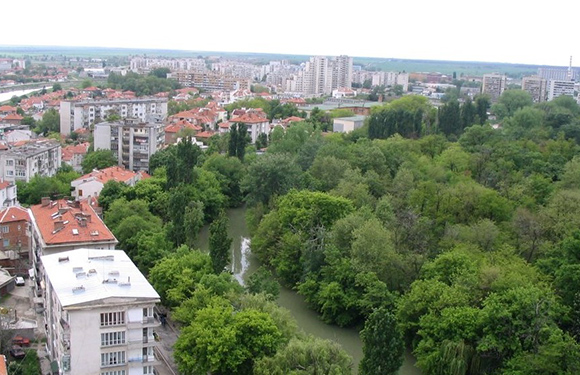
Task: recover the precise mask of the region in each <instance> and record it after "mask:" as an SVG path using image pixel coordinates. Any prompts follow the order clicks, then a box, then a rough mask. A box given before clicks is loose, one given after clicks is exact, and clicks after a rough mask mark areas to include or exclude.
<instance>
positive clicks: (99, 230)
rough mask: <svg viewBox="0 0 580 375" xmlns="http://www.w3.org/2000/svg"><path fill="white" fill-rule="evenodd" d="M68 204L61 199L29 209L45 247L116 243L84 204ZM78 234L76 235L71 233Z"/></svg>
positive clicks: (89, 206) (91, 209) (93, 211)
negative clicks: (76, 205)
mask: <svg viewBox="0 0 580 375" xmlns="http://www.w3.org/2000/svg"><path fill="white" fill-rule="evenodd" d="M77 204H78V207H75V204H74V202H72V203H68V202H67V201H66V200H64V199H61V200H58V201H52V202H50V203H49V204H48V205H46V206H43V205H42V204H38V205H36V206H32V207H30V210H31V212H32V215H33V216H34V220H35V222H36V225H37V226H38V229H39V231H40V234H41V236H42V239H43V240H44V243H45V244H46V245H49V246H50V245H66V244H74V243H86V242H115V243H116V242H117V239H116V238H115V236H114V235H113V233H111V231H110V230H109V228H107V226H106V225H105V223H103V221H102V220H101V219H100V218H99V216H98V215H97V214H96V212H95V210H94V209H93V207H92V206H91V205H90V204H89V203H88V202H87V201H80V202H78V203H77ZM75 233H78V234H75Z"/></svg>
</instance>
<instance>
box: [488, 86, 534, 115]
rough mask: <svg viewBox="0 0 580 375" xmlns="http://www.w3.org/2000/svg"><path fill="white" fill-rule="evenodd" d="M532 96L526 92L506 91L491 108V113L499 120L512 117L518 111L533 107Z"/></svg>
mask: <svg viewBox="0 0 580 375" xmlns="http://www.w3.org/2000/svg"><path fill="white" fill-rule="evenodd" d="M532 104H533V101H532V97H531V95H530V94H529V93H528V92H527V91H524V90H505V91H504V92H503V93H502V94H501V96H500V97H499V98H498V100H497V103H495V104H494V105H492V106H491V111H492V112H493V113H495V114H496V116H497V117H498V118H499V119H503V118H504V117H509V116H512V115H513V114H514V113H516V111H517V110H518V109H522V108H524V107H531V106H532Z"/></svg>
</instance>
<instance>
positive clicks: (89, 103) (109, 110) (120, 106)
mask: <svg viewBox="0 0 580 375" xmlns="http://www.w3.org/2000/svg"><path fill="white" fill-rule="evenodd" d="M112 114H115V115H117V116H119V117H120V118H122V119H123V118H126V117H134V118H138V119H141V120H142V121H145V120H146V119H147V117H148V116H151V115H155V116H160V117H161V118H163V119H164V118H165V117H166V116H167V98H139V99H135V98H133V99H106V100H78V101H75V100H63V101H61V102H60V133H61V134H63V135H68V134H70V133H71V132H72V131H75V130H77V129H81V128H89V127H90V126H91V125H94V124H95V123H96V122H100V121H104V120H105V119H107V117H109V116H110V115H112Z"/></svg>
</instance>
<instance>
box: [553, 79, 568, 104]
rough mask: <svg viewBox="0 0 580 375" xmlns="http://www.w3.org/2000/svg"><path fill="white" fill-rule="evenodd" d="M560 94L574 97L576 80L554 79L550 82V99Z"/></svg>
mask: <svg viewBox="0 0 580 375" xmlns="http://www.w3.org/2000/svg"><path fill="white" fill-rule="evenodd" d="M559 96H570V97H572V98H573V97H574V81H561V80H556V79H552V80H550V83H549V84H548V101H550V100H554V99H556V98H557V97H559Z"/></svg>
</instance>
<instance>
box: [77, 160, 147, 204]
mask: <svg viewBox="0 0 580 375" xmlns="http://www.w3.org/2000/svg"><path fill="white" fill-rule="evenodd" d="M149 177H150V176H149V174H147V173H146V172H142V171H140V172H133V171H130V170H128V169H125V168H123V167H119V166H114V167H109V168H105V169H102V170H97V169H95V170H93V171H92V172H91V173H87V174H86V175H84V176H82V177H79V178H77V179H76V180H73V181H71V183H70V186H71V190H72V189H74V190H73V193H72V196H73V197H74V198H75V199H77V200H78V199H87V198H89V197H98V196H99V195H100V194H101V190H103V187H104V186H105V184H106V183H107V182H108V181H111V180H113V181H117V182H122V183H124V184H126V185H129V186H135V184H136V183H137V182H139V181H141V180H143V179H146V178H149Z"/></svg>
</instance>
